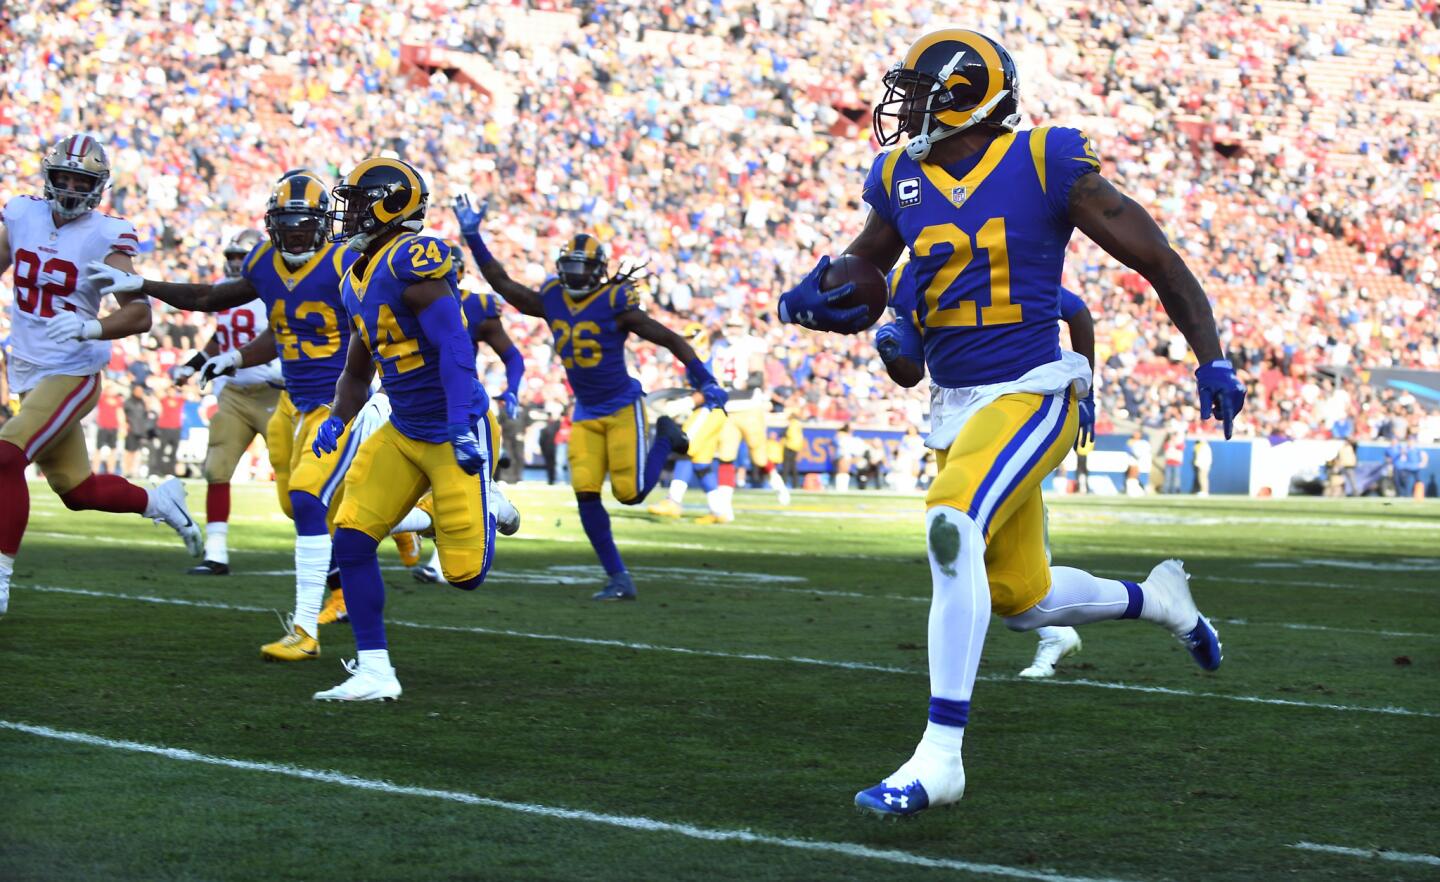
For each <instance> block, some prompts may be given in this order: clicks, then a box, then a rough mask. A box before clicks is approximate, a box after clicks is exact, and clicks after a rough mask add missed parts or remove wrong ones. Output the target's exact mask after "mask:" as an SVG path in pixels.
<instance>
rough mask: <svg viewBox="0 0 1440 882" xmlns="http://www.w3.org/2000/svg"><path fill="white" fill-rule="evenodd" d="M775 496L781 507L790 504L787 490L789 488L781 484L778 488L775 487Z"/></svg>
mask: <svg viewBox="0 0 1440 882" xmlns="http://www.w3.org/2000/svg"><path fill="white" fill-rule="evenodd" d="M775 495H776V497H777V501H778V502H779V503H780V504H781V505H789V504H790V488H789V487H786V486H785V485H784V484H781V485H780V486H779V487H776V488H775Z"/></svg>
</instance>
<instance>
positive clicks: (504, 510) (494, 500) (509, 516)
mask: <svg viewBox="0 0 1440 882" xmlns="http://www.w3.org/2000/svg"><path fill="white" fill-rule="evenodd" d="M490 498H491V504H492V505H493V506H494V507H495V529H496V530H499V531H500V535H501V536H514V535H515V534H516V533H518V532H520V509H518V508H516V507H515V504H514V503H512V502H511V501H510V500H509V499H506V498H505V494H504V493H502V492H501V491H500V485H499V484H491V485H490Z"/></svg>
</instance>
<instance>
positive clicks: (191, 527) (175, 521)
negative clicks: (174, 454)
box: [145, 478, 205, 557]
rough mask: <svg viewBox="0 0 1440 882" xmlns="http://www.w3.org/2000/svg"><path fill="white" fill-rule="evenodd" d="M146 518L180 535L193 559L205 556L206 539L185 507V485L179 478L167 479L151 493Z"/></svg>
mask: <svg viewBox="0 0 1440 882" xmlns="http://www.w3.org/2000/svg"><path fill="white" fill-rule="evenodd" d="M145 517H147V518H150V519H151V520H153V521H154V522H155V523H157V524H165V525H166V526H168V527H170V528H171V529H173V530H174V531H175V532H176V533H179V534H180V538H181V539H182V540H183V541H184V542H185V550H186V551H189V552H190V556H191V557H199V556H200V555H202V554H204V552H205V537H204V536H202V535H201V534H200V527H199V526H197V525H196V523H195V519H194V518H192V517H190V509H189V508H188V507H187V506H186V505H185V485H184V484H182V483H181V482H180V479H179V478H166V479H165V480H164V481H161V482H160V483H159V484H158V485H157V486H156V487H155V488H154V489H152V490H151V491H150V504H149V505H148V506H146V508H145Z"/></svg>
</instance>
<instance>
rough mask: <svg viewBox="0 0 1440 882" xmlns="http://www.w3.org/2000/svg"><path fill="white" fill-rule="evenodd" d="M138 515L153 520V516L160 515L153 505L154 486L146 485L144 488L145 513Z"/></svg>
mask: <svg viewBox="0 0 1440 882" xmlns="http://www.w3.org/2000/svg"><path fill="white" fill-rule="evenodd" d="M140 517H142V518H150V519H151V520H154V519H155V518H158V517H160V510H159V509H158V508H156V507H155V488H154V487H146V488H145V513H144V514H142V515H141V516H140Z"/></svg>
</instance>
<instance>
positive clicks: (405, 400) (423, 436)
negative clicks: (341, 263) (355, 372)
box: [343, 233, 486, 444]
mask: <svg viewBox="0 0 1440 882" xmlns="http://www.w3.org/2000/svg"><path fill="white" fill-rule="evenodd" d="M455 259H456V258H455V257H454V255H453V254H452V252H451V249H450V246H449V245H447V244H445V243H444V242H443V241H441V240H440V239H434V238H431V237H430V236H417V235H414V234H411V233H406V234H404V235H400V236H396V237H395V238H394V239H392V240H391V241H390V242H388V243H386V244H385V245H384V246H383V247H382V248H381V249H380V250H379V251H377V252H376V253H375V254H374V255H373V256H372V257H371V258H370V260H369V262H368V263H367V264H365V267H364V271H363V272H360V271H359V267H358V266H357V267H352V268H351V269H350V271H349V272H347V273H346V274H345V280H344V285H343V291H344V294H345V307H346V309H348V310H349V312H350V320H351V321H352V322H353V323H354V325H355V332H356V333H357V334H359V335H360V339H361V340H363V341H365V346H366V347H367V348H368V349H369V350H370V357H371V358H372V359H373V360H374V362H375V365H376V367H377V368H379V370H380V382H381V384H382V385H383V386H384V387H385V394H386V395H389V396H390V407H391V414H390V422H391V423H393V424H394V425H395V428H397V429H399V430H400V434H402V435H404V436H405V437H407V438H413V439H415V440H416V441H428V442H431V443H437V444H438V443H440V442H443V441H448V440H449V433H448V432H447V431H446V428H445V414H446V410H445V403H446V402H445V387H444V386H443V385H442V383H441V381H440V352H439V350H437V349H436V348H435V347H434V346H433V345H432V344H431V343H430V341H429V340H428V339H427V338H426V337H425V334H424V332H423V331H422V330H421V329H420V320H419V319H418V318H416V317H415V314H414V313H413V312H411V311H410V307H409V306H406V305H405V301H404V299H403V298H402V296H401V295H402V294H404V293H405V289H406V288H408V287H410V286H411V285H415V284H419V283H421V282H425V281H429V280H434V279H443V280H446V281H447V283H448V282H449V279H450V276H451V273H452V264H453V261H454V260H455ZM450 292H451V296H455V297H456V298H457V299H458V292H456V291H455V288H454V286H453V284H452V285H450ZM473 372H474V366H473V365H472V366H471V373H472V375H473ZM471 405H472V406H471V418H472V420H473V419H478V418H479V416H480V415H481V414H482V413H484V412H485V405H486V399H485V392H484V390H483V389H481V387H480V381H479V380H478V379H476V380H475V388H474V395H473V397H472V402H471Z"/></svg>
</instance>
